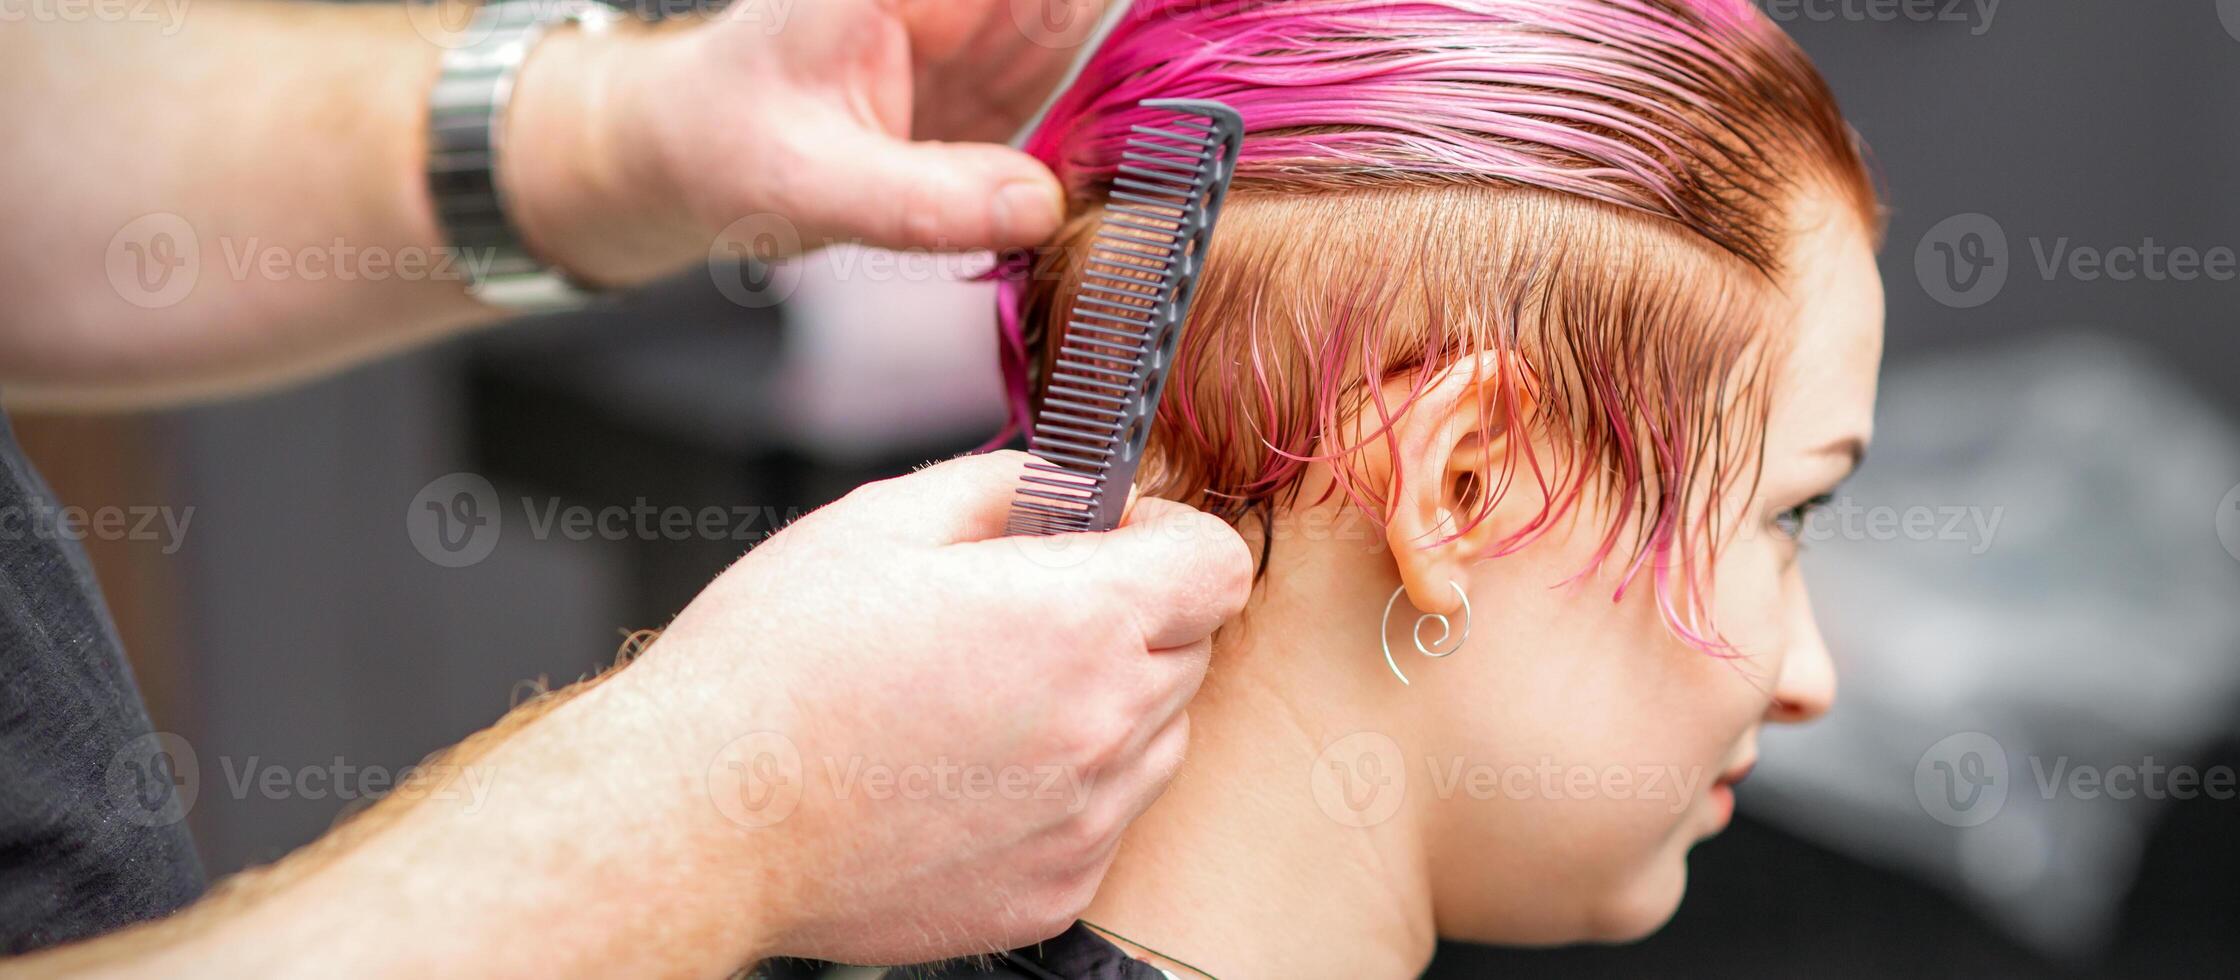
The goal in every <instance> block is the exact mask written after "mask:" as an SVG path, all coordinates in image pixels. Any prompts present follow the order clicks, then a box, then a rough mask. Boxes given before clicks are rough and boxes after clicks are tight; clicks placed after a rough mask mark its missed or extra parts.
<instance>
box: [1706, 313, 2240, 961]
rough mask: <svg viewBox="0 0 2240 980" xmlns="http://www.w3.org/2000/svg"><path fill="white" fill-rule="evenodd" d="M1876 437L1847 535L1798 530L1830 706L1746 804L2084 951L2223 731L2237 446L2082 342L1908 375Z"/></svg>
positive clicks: (2125, 351) (1955, 361) (2140, 361)
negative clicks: (2229, 500) (1831, 669)
mask: <svg viewBox="0 0 2240 980" xmlns="http://www.w3.org/2000/svg"><path fill="white" fill-rule="evenodd" d="M1877 424H1878V432H1877V435H1876V439H1875V447H1874V450H1873V452H1872V453H1871V456H1872V460H1873V462H1872V464H1871V465H1869V466H1868V467H1866V468H1865V470H1864V471H1862V473H1861V474H1860V475H1859V477H1858V478H1857V479H1856V480H1855V481H1854V482H1853V483H1852V484H1851V485H1850V486H1849V487H1847V488H1846V490H1844V491H1843V492H1842V494H1841V496H1842V498H1844V499H1843V500H1842V501H1839V505H1848V512H1847V515H1846V512H1845V511H1844V510H1843V508H1842V507H1841V506H1839V510H1838V512H1837V513H1836V514H1835V515H1834V516H1833V517H1831V518H1823V519H1820V520H1817V521H1816V522H1815V524H1814V526H1813V531H1812V532H1810V533H1808V542H1809V543H1808V550H1807V552H1806V558H1805V563H1806V566H1807V568H1808V569H1809V572H1810V579H1811V582H1812V587H1813V595H1814V599H1815V606H1816V608H1817V609H1818V611H1819V614H1820V622H1821V624H1822V625H1823V627H1824V628H1825V629H1826V631H1827V634H1828V638H1829V642H1830V644H1831V646H1832V647H1833V648H1834V650H1835V654H1836V659H1837V664H1838V667H1839V669H1840V670H1841V672H1842V682H1841V684H1840V688H1841V692H1842V693H1841V695H1840V697H1839V699H1838V703H1837V706H1836V710H1835V711H1834V712H1833V713H1832V714H1830V715H1829V717H1828V718H1827V719H1826V720H1824V721H1823V722H1821V723H1819V724H1817V725H1813V726H1809V727H1807V728H1804V729H1801V730H1784V731H1770V730H1769V731H1768V732H1767V733H1766V738H1765V743H1766V747H1765V755H1764V759H1765V765H1764V766H1763V767H1762V768H1763V773H1762V774H1761V775H1760V776H1759V777H1757V778H1755V779H1753V781H1752V785H1751V787H1750V790H1751V791H1750V792H1748V793H1746V794H1745V797H1746V799H1748V801H1749V803H1750V805H1751V808H1752V810H1753V812H1754V813H1756V814H1757V815H1758V816H1761V817H1764V818H1766V819H1768V820H1770V821H1771V822H1773V823H1775V824H1778V825H1780V826H1783V827H1784V828H1786V829H1789V830H1791V831H1792V832H1795V833H1798V834H1800V835H1803V836H1806V837H1809V838H1813V839H1816V840H1819V841H1821V842H1822V843H1824V844H1827V845H1828V846H1831V847H1834V848H1836V849H1838V850H1843V851H1847V852H1850V853H1852V854H1854V855H1856V856H1859V857H1862V858H1865V859H1868V860H1870V861H1873V862H1875V863H1879V864H1885V865H1891V866H1895V867H1898V868H1900V869H1903V870H1909V871H1911V872H1913V873H1915V874H1917V875H1920V876H1923V877H1926V878H1928V879H1930V880H1932V881H1934V882H1937V883H1939V884H1941V885H1943V886H1945V887H1947V888H1949V889H1951V890H1953V891H1955V892H1957V893H1958V894H1960V895H1962V896H1964V897H1965V898H1966V899H1968V900H1970V901H1971V902H1972V903H1973V904H1976V905H1977V906H1978V907H1980V908H1982V909H1983V910H1985V912H1986V914H1987V915H1989V916H1990V917H1991V918H1992V919H1993V920H1995V921H1997V922H1999V923H2000V924H2002V925H2003V926H2005V927H2006V928H2007V929H2008V930H2009V931H2011V932H2012V933H2014V934H2015V935H2016V936H2017V937H2018V938H2020V939H2022V940H2023V941H2025V942H2027V943H2030V944H2032V945H2035V946H2037V947H2039V948H2040V949H2043V950H2046V951H2049V952H2057V953H2078V952H2087V951H2090V950H2091V949H2093V948H2094V947H2096V946H2098V945H2100V944H2101V943H2103V942H2104V941H2105V940H2106V939H2107V937H2108V936H2109V934H2110V932H2111V930H2112V928H2113V926H2114V924H2115V921H2116V916H2117V914H2118V912H2119V905H2120V903H2121V902H2122V900H2123V896H2124V894H2125V892H2126V890H2127V888H2128V886H2129V885H2130V883H2131V877H2132V875H2133V873H2134V870H2135V866H2136V863H2137V860H2138V857H2139V853H2140V849H2141V847H2142V846H2143V845H2144V843H2145V840H2146V838H2147V836H2148V835H2149V833H2150V832H2151V831H2152V829H2153V823H2154V820H2155V819H2156V817H2157V815H2158V814H2159V812H2160V810H2161V807H2162V806H2163V805H2165V803H2166V802H2167V800H2168V798H2169V796H2170V795H2171V794H2172V793H2174V792H2177V791H2179V788H2180V786H2181V780H2182V777H2177V776H2176V774H2177V773H2178V772H2179V771H2180V767H2184V766H2186V765H2187V764H2188V763H2189V761H2190V757H2191V756H2193V755H2194V754H2195V753H2198V752H2199V751H2200V750H2201V749H2202V748H2203V747H2204V744H2205V743H2206V742H2208V741H2210V740H2212V739H2214V738H2216V737H2217V736H2219V735H2220V734H2223V733H2225V732H2228V731H2231V730H2233V728H2232V726H2233V721H2234V719H2233V717H2232V715H2231V712H2232V709H2233V706H2234V704H2235V703H2236V700H2240V655H2236V654H2240V602H2235V601H2234V599H2235V597H2236V596H2240V561H2235V560H2234V558H2233V556H2232V555H2230V554H2227V553H2226V550H2225V549H2224V548H2223V547H2222V546H2221V545H2220V543H2219V540H2218V514H2217V508H2218V507H2219V506H2220V502H2221V501H2223V500H2225V499H2226V497H2227V494H2228V492H2229V491H2231V490H2232V488H2233V487H2234V485H2235V484H2236V483H2240V437H2236V434H2235V432H2234V429H2233V428H2232V427H2231V426H2230V425H2229V424H2228V423H2227V422H2226V421H2225V420H2224V419H2222V418H2221V417H2220V416H2219V415H2218V414H2217V413H2216V412H2215V411H2214V410H2213V409H2212V408H2210V407H2209V406H2208V405H2206V404H2204V403H2203V402H2201V401H2200V400H2199V399H2197V398H2195V397H2193V396H2192V395H2191V394H2190V393H2189V392H2187V391H2186V390H2185V388H2184V386H2183V384H2182V383H2180V382H2179V381H2177V380H2176V379H2175V378H2174V377H2173V376H2171V375H2170V374H2169V373H2168V372H2165V371H2163V370H2161V369H2160V368H2159V367H2157V366H2156V365H2154V364H2152V363H2151V362H2150V361H2149V360H2148V359H2147V358H2146V357H2144V356H2142V355H2141V354H2139V353H2138V352H2136V351H2134V350H2132V349H2131V348H2129V347H2126V346H2123V345H2121V344H2118V343H2116V342H2114V341H2112V340H2109V339H2106V338H2103V337H2098V336H2092V335H2086V334H2075V335H2069V336H2065V337H2060V338H2057V339H2055V340H2053V341H2051V342H2048V341H2044V340H2038V341H2033V342H2031V343H2029V344H2028V345H2027V346H2018V347H2014V348H2008V349H2001V350H1993V351H1982V352H1976V353H1971V354H1967V355H1961V356H1954V357H1951V358H1948V359H1945V360H1941V361H1935V362H1931V363H1926V364H1922V365H1918V366H1914V367H1911V368H1909V369H1906V370H1899V371H1893V372H1891V373H1889V374H1888V376H1887V377H1886V379H1885V383H1884V385H1883V390H1882V398H1881V410H1880V413H1879V418H1878V422H1877ZM2213 775H2214V774H2212V773H2203V772H2201V771H2199V770H2195V780H2194V782H2193V789H2192V792H2193V793H2194V794H2195V795H2197V796H2198V795H2203V794H2204V793H2205V791H2206V789H2207V787H2205V786H2204V785H2203V784H2202V782H2201V781H2200V779H2201V778H2202V777H2203V776H2213ZM2231 775H2232V774H2231V772H2230V770H2229V769H2227V770H2224V777H2225V778H2226V779H2230V778H2231ZM1760 780H1762V782H1760ZM2224 785H2225V786H2226V787H2227V789H2228V790H2229V789H2230V786H2231V784H2230V783H2225V784H2224ZM2153 796H2161V797H2162V799H2160V800H2158V799H2154V798H2151V797H2153ZM2225 799H2230V797H2229V796H2228V797H2225Z"/></svg>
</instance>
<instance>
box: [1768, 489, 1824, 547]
mask: <svg viewBox="0 0 2240 980" xmlns="http://www.w3.org/2000/svg"><path fill="white" fill-rule="evenodd" d="M1835 499H1836V494H1835V491H1833V490H1830V491H1828V492H1827V493H1823V494H1820V495H1819V496H1817V497H1814V498H1812V499H1810V500H1807V501H1805V502H1804V503H1801V504H1798V505H1796V506H1795V507H1791V508H1788V509H1787V510H1784V511H1782V512H1781V513H1779V514H1775V515H1774V516H1773V526H1774V527H1776V528H1779V529H1780V530H1781V533H1782V534H1785V535H1788V536H1789V538H1790V539H1791V540H1802V539H1803V537H1804V528H1805V524H1806V522H1808V521H1810V520H1812V515H1813V514H1816V513H1818V512H1819V511H1820V508H1822V507H1826V506H1828V505H1829V504H1832V503H1835Z"/></svg>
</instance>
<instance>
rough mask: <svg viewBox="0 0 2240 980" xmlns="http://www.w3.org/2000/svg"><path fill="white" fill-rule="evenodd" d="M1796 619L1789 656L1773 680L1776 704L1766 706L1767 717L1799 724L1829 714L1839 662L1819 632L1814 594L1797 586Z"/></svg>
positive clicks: (1783, 661) (1780, 721)
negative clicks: (1834, 658) (1813, 600)
mask: <svg viewBox="0 0 2240 980" xmlns="http://www.w3.org/2000/svg"><path fill="white" fill-rule="evenodd" d="M1793 608H1794V611H1793V612H1791V613H1790V615H1791V616H1792V617H1794V618H1795V621H1794V622H1792V623H1791V626H1790V629H1789V650H1788V655H1787V656H1786V657H1783V658H1782V661H1781V676H1780V677H1779V678H1777V679H1776V680H1775V681H1774V685H1773V703H1772V704H1770V705H1767V706H1766V720H1767V721H1771V722H1776V723H1779V724H1784V725H1797V724H1803V723H1804V722H1808V721H1811V720H1813V719H1815V718H1818V717H1820V716H1821V715H1824V714H1827V713H1828V708H1829V707H1831V706H1832V705H1834V704H1835V701H1836V664H1835V661H1834V660H1833V659H1832V658H1830V657H1829V655H1828V641H1827V638H1826V637H1823V636H1821V635H1820V621H1819V619H1818V618H1817V617H1815V616H1814V615H1813V614H1812V597H1811V596H1810V595H1809V594H1807V593H1806V592H1805V590H1804V589H1802V588H1801V587H1800V588H1799V589H1797V598H1796V600H1795V606H1794V607H1793Z"/></svg>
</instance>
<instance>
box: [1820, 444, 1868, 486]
mask: <svg viewBox="0 0 2240 980" xmlns="http://www.w3.org/2000/svg"><path fill="white" fill-rule="evenodd" d="M1812 453H1813V455H1815V456H1842V457H1844V458H1846V459H1849V460H1850V461H1851V465H1850V467H1849V468H1848V469H1846V470H1845V475H1846V476H1848V475H1850V474H1851V473H1855V472H1857V471H1858V469H1859V465H1860V464H1862V463H1864V462H1866V461H1867V441H1866V440H1865V439H1863V438H1860V437H1858V436H1844V437H1843V438H1841V439H1837V440H1836V441H1834V442H1831V443H1828V444H1827V445H1824V446H1821V447H1820V448H1818V449H1815V450H1813V451H1812Z"/></svg>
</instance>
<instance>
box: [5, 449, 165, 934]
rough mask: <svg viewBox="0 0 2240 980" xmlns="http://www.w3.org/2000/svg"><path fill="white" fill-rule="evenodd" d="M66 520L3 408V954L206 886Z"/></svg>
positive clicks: (128, 916)
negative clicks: (167, 798) (18, 441)
mask: <svg viewBox="0 0 2240 980" xmlns="http://www.w3.org/2000/svg"><path fill="white" fill-rule="evenodd" d="M82 530H83V528H82V527H81V528H80V531H81V533H82ZM63 531H64V527H63V522H62V520H61V516H60V514H59V513H58V512H57V510H56V508H55V504H54V497H53V494H51V493H49V492H48V490H47V487H46V483H45V482H44V481H42V480H40V479H39V474H38V473H36V472H35V471H33V470H32V468H31V462H30V461H29V460H27V459H25V458H24V456H23V453H22V451H21V450H19V449H18V448H17V447H16V439H15V432H14V430H13V429H12V428H10V427H9V425H8V420H7V416H6V414H5V413H0V956H9V955H14V954H18V953H27V952H30V951H32V950H35V949H38V948H40V947H43V946H51V945H54V944H56V943H61V942H67V941H69V940H73V939H82V938H85V937H88V936H94V935H98V934H100V933H103V932H107V931H109V930H111V929H115V928H117V927H119V926H124V925H129V924H131V923H134V922H139V921H141V920H144V919H151V918H155V917H157V916H161V915H164V914H166V913H169V912H171V911H173V910H175V909H177V908H179V907H180V906H183V905H185V904H187V903H188V902H191V901H193V900H194V899H195V898H196V897H197V896H199V895H200V894H201V893H202V885H203V880H202V864H201V862H200V861H198V860H197V859H196V857H195V852H194V843H193V841H192V840H191V839H190V838H189V837H188V836H187V826H186V823H185V822H184V821H183V820H181V819H179V818H180V817H183V816H184V813H183V811H182V809H181V808H180V807H178V806H176V805H172V806H169V807H165V806H160V805H159V806H155V807H152V808H151V807H150V806H148V801H149V800H150V799H151V796H150V794H155V795H156V796H158V797H162V796H163V795H164V794H169V793H172V792H174V791H175V786H176V782H175V780H176V779H177V778H180V775H179V774H177V773H172V772H170V770H169V769H168V768H167V767H168V765H169V756H168V755H167V754H164V753H162V752H160V747H161V746H160V744H159V743H158V742H157V741H156V740H154V739H152V738H150V727H151V726H150V725H149V723H148V712H147V709H146V708H145V707H143V706H142V705H141V703H140V690H139V688H137V687H136V686H134V684H133V681H132V671H131V669H130V668H128V667H127V666H126V665H125V661H124V654H123V651H122V649H121V648H120V647H119V645H118V643H117V632H116V628H115V627H114V626H113V625H111V623H110V621H109V611H108V608H107V607H106V606H104V605H103V604H102V602H101V596H100V593H99V592H98V591H97V590H96V588H95V586H94V581H93V570H92V568H91V566H89V565H88V564H87V562H86V557H85V552H84V550H83V549H81V548H80V547H79V546H78V542H77V540H76V539H75V538H72V537H70V536H69V535H67V534H65V533H63ZM151 773H152V774H154V776H153V777H151V775H150V774H151ZM156 802H158V803H159V804H160V803H162V802H164V800H163V799H158V800H157V801H156Z"/></svg>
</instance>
